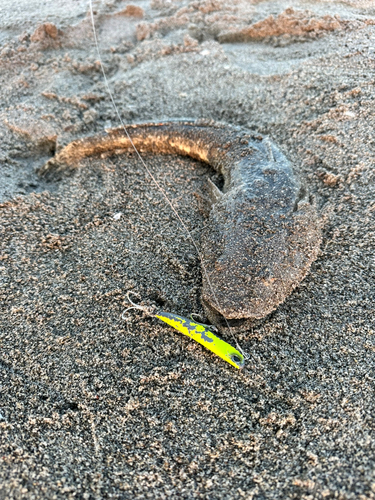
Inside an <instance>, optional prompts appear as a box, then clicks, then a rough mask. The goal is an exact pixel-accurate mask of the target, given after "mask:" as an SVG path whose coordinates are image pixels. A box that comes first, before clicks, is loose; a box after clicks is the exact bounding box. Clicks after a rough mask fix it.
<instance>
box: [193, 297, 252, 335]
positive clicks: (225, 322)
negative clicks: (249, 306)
mask: <svg viewBox="0 0 375 500" xmlns="http://www.w3.org/2000/svg"><path fill="white" fill-rule="evenodd" d="M202 305H203V308H204V312H205V314H206V316H207V318H208V319H209V320H210V322H211V323H212V324H213V325H215V326H216V327H217V328H218V330H219V331H221V332H223V331H228V330H230V331H232V332H233V333H240V332H244V331H246V330H249V329H250V328H252V327H254V326H256V325H258V324H259V323H260V322H261V319H260V318H256V317H250V318H226V317H225V316H224V315H223V314H222V313H221V312H219V311H218V310H217V309H216V308H214V307H213V306H212V305H211V304H209V303H208V302H207V301H206V300H204V299H203V297H202Z"/></svg>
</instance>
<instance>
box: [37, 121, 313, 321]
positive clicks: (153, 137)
mask: <svg viewBox="0 0 375 500" xmlns="http://www.w3.org/2000/svg"><path fill="white" fill-rule="evenodd" d="M127 130H128V133H129V135H130V136H131V138H132V141H133V143H134V145H135V146H136V148H137V149H138V151H139V152H141V153H142V152H154V153H157V154H160V153H164V154H170V153H174V154H180V155H186V156H190V157H192V158H195V159H198V160H201V161H203V162H206V163H209V164H210V165H211V166H212V167H213V168H214V169H215V170H216V171H218V172H219V173H221V174H222V176H223V178H224V188H223V190H222V192H220V191H219V190H218V189H217V188H215V186H211V187H212V192H213V202H212V206H211V211H210V214H209V221H208V224H207V225H206V227H205V230H204V233H203V237H202V240H201V257H202V264H203V265H204V266H205V269H206V272H207V276H208V279H207V276H206V275H205V273H202V276H203V288H202V303H203V306H204V308H205V311H206V313H207V315H208V317H209V319H210V320H211V321H212V322H213V323H215V324H216V325H218V326H219V327H225V324H226V322H225V321H223V317H224V318H226V319H227V320H230V323H231V324H232V326H238V327H241V325H242V326H243V325H248V323H249V320H254V319H259V318H263V317H264V316H266V315H268V314H269V313H270V312H272V311H273V310H274V309H275V308H276V307H277V306H278V305H279V304H280V303H282V302H283V301H284V300H285V299H286V297H288V295H289V294H290V293H291V292H292V290H293V289H294V288H295V287H296V286H297V285H298V284H299V283H300V282H301V280H302V279H303V278H304V277H305V275H306V273H307V272H308V270H309V268H310V265H311V263H312V262H313V261H314V260H315V259H316V257H317V254H318V251H319V246H320V243H321V226H320V221H319V217H318V214H317V211H316V208H315V206H314V203H313V202H312V200H311V198H310V197H309V196H308V194H307V193H306V191H305V189H304V188H303V187H302V186H301V183H300V182H299V180H298V179H297V178H296V176H295V175H294V173H293V171H292V168H291V165H290V163H289V161H288V160H287V159H286V157H285V156H284V155H283V154H282V153H281V151H280V150H279V149H278V148H277V147H276V146H275V145H274V144H272V143H271V141H270V140H269V139H268V138H263V137H261V136H259V135H256V134H255V135H254V134H253V133H251V132H248V131H245V130H243V129H239V128H236V127H231V126H228V125H224V124H218V123H215V122H210V121H171V122H162V123H146V124H139V125H129V126H127ZM131 148H132V146H131V144H130V141H129V139H128V138H127V136H126V134H125V132H124V130H123V129H112V130H109V131H108V132H107V133H105V134H104V133H103V134H100V135H97V136H94V137H89V138H84V139H80V140H78V141H74V142H72V143H70V144H68V145H67V146H66V147H65V148H63V149H62V150H61V151H60V152H59V153H58V154H57V155H56V156H55V157H54V158H53V159H52V160H50V161H49V162H48V163H47V164H46V165H45V166H44V167H42V169H41V170H40V173H41V174H45V173H47V172H49V171H51V170H52V171H54V170H58V169H62V168H66V166H68V167H70V168H71V167H75V166H78V165H79V161H80V160H82V159H83V158H85V157H87V156H92V155H97V154H101V153H104V152H109V151H111V150H119V149H124V150H128V149H131ZM231 320H232V321H231Z"/></svg>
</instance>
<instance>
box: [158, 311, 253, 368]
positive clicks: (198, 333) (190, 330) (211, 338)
mask: <svg viewBox="0 0 375 500" xmlns="http://www.w3.org/2000/svg"><path fill="white" fill-rule="evenodd" d="M154 316H155V317H156V318H158V319H160V320H161V321H164V323H167V324H168V325H170V326H173V328H175V329H176V330H178V331H179V332H181V333H183V334H184V335H187V336H188V337H190V338H192V339H194V340H195V341H196V342H198V343H199V344H202V345H203V346H204V347H205V348H206V349H208V350H209V351H212V352H213V353H215V354H216V355H217V356H219V357H220V358H222V359H224V361H226V362H227V363H229V364H231V365H232V366H234V367H235V368H238V369H240V368H242V367H243V366H244V364H245V359H244V357H243V355H242V354H241V353H240V352H239V351H237V349H235V348H234V347H232V346H231V345H230V344H228V343H227V342H225V341H224V340H222V339H220V338H219V337H217V336H216V335H215V334H214V333H212V332H211V331H210V330H209V329H208V328H207V327H206V326H205V325H201V324H200V323H196V322H194V321H191V320H190V319H187V318H184V317H183V316H178V315H177V314H171V313H167V312H157V313H155V314H154Z"/></svg>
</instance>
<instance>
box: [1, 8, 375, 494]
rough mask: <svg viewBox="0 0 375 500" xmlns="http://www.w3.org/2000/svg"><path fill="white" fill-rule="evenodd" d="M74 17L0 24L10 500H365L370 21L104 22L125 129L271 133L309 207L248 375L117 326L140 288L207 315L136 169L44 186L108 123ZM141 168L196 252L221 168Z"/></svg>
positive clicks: (373, 214) (166, 304) (7, 17)
mask: <svg viewBox="0 0 375 500" xmlns="http://www.w3.org/2000/svg"><path fill="white" fill-rule="evenodd" d="M40 3H41V2H40ZM63 3H64V2H57V4H58V5H56V7H55V6H54V4H49V5H44V3H43V4H42V5H38V2H34V3H29V4H26V3H23V2H17V8H16V7H15V8H14V9H13V2H8V1H5V2H4V3H3V5H2V7H1V9H2V10H0V40H1V41H2V42H1V43H2V46H1V47H0V88H1V113H0V120H1V126H0V161H1V177H0V194H1V200H2V205H1V211H0V230H1V243H0V245H1V246H0V254H1V256H0V259H1V261H0V271H1V287H2V288H1V291H0V293H1V309H2V310H1V317H0V324H1V328H0V464H1V465H0V498H1V499H5V498H7V499H8V498H17V499H21V498H24V499H32V498H46V499H52V498H58V499H59V498H82V499H85V500H86V499H101V498H124V499H128V498H129V499H132V498H139V499H141V498H160V499H161V498H176V499H179V498H186V499H188V498H206V499H218V498H233V499H237V498H238V499H241V498H244V499H285V498H294V499H306V500H307V499H321V498H322V499H323V498H324V499H330V498H338V499H342V500H344V499H360V500H365V499H374V498H375V422H374V413H375V403H374V376H375V372H374V368H375V363H374V351H375V341H374V340H375V337H374V335H375V327H374V312H375V307H374V289H375V287H374V285H375V283H374V281H375V280H374V278H375V276H374V265H375V262H374V243H375V221H374V218H375V196H374V186H375V175H374V172H375V171H374V162H375V139H374V130H375V48H374V47H375V8H374V5H373V2H372V1H354V0H352V1H344V2H333V1H332V2H324V1H316V2H314V3H309V2H304V1H303V2H302V1H301V2H297V1H296V2H290V3H287V2H283V1H279V2H277V1H274V2H266V1H264V2H259V1H254V2H251V1H245V0H243V1H241V0H239V1H236V2H234V1H233V2H220V1H217V2H213V1H212V2H208V1H197V2H190V3H189V2H187V1H185V2H177V1H169V2H168V1H167V0H166V1H163V0H153V1H152V2H151V3H149V2H147V1H144V2H138V3H137V4H136V5H135V7H141V8H142V9H143V14H142V11H141V10H140V9H139V8H138V9H137V8H135V7H132V8H130V7H129V6H127V5H130V3H129V2H128V3H127V2H121V1H117V2H107V3H106V4H104V3H103V4H101V3H99V2H98V3H97V4H96V6H95V9H96V11H97V16H96V17H97V24H98V34H99V39H100V43H101V48H102V53H103V59H104V62H105V67H106V70H107V71H108V74H109V77H110V84H111V87H112V89H113V90H114V93H115V96H116V102H117V103H118V105H119V108H120V112H121V114H122V116H123V117H124V120H125V121H128V122H131V121H145V120H159V119H165V118H172V117H177V118H181V117H192V118H201V117H203V118H212V119H215V120H222V121H226V122H228V123H232V124H235V125H241V126H244V127H247V128H252V129H255V130H257V131H259V132H261V133H264V134H269V135H270V136H271V137H272V139H273V140H274V141H275V142H276V143H277V144H278V145H279V146H280V147H281V148H282V150H283V151H284V152H285V154H286V155H287V156H288V157H289V158H290V159H291V160H292V161H293V163H294V165H295V168H296V171H297V172H299V174H300V175H301V176H302V177H303V178H304V179H305V180H306V183H307V184H308V186H309V189H310V191H311V192H312V193H313V194H314V196H315V197H316V199H317V203H318V206H319V209H320V211H321V213H322V217H323V220H324V239H323V245H322V248H321V253H320V255H319V257H318V260H317V261H316V262H315V263H314V264H313V266H312V269H311V272H310V273H309V275H308V276H307V278H306V279H305V280H304V281H303V283H302V284H301V286H300V287H299V288H298V289H297V290H295V292H294V293H293V294H292V295H291V296H290V297H289V298H288V300H287V301H286V302H285V303H284V304H283V305H281V306H280V307H279V308H278V309H277V311H276V312H275V313H273V314H272V315H271V316H269V317H267V318H265V319H264V320H263V321H262V322H260V323H259V324H258V325H256V326H255V327H254V328H253V329H252V330H251V331H248V332H245V333H242V334H239V335H238V341H239V343H240V344H241V346H242V347H243V348H244V349H245V350H246V351H248V352H249V353H251V356H252V357H251V359H250V361H249V362H248V363H247V365H246V366H245V368H244V369H243V370H242V371H241V372H239V371H237V370H235V369H233V368H232V367H231V366H229V365H227V364H225V363H224V362H223V361H222V360H220V359H219V358H217V357H215V356H214V355H213V354H211V353H209V352H208V351H205V350H204V349H203V348H202V347H201V346H199V345H198V344H195V343H194V342H192V341H191V340H189V339H188V338H186V337H183V336H182V335H180V334H179V333H177V332H175V331H174V330H172V329H170V328H168V327H167V326H165V325H163V324H158V323H157V321H156V320H154V319H150V318H148V317H145V316H143V315H142V314H141V313H139V312H134V311H133V312H130V313H129V317H130V321H128V322H124V321H123V320H122V319H121V318H120V315H121V312H122V311H123V309H124V308H125V307H126V292H127V291H128V290H134V291H137V292H139V293H140V294H141V296H142V297H143V299H144V301H145V303H147V304H154V305H158V306H160V307H161V308H163V309H165V310H168V311H171V312H177V313H179V314H185V315H188V314H189V313H190V312H198V313H200V312H202V311H201V305H200V299H199V297H200V286H201V274H200V268H199V262H198V258H197V256H196V255H195V253H194V250H193V248H192V247H191V245H190V244H189V241H188V240H187V237H186V235H184V234H183V233H182V232H181V230H180V229H179V227H178V224H177V222H176V221H175V220H174V218H173V216H172V215H171V213H170V210H169V209H168V208H167V207H166V205H165V203H164V201H163V200H162V198H161V196H160V194H159V193H158V192H157V191H156V189H155V188H154V187H153V185H152V183H151V181H150V179H149V178H148V177H147V175H146V174H145V172H144V171H143V168H142V165H141V164H140V163H139V161H137V160H136V158H135V156H134V155H131V154H126V155H117V156H112V157H108V158H100V159H96V160H87V161H86V162H85V165H84V167H83V168H82V169H81V170H80V171H78V172H76V173H75V174H74V175H69V176H62V177H61V178H60V179H57V178H55V179H53V180H51V181H48V182H47V181H44V180H40V179H39V178H38V176H37V175H36V173H35V169H36V168H37V167H38V166H40V165H42V164H43V163H44V162H45V161H46V160H47V159H48V158H50V157H51V156H52V155H53V154H54V151H55V150H56V148H59V147H60V146H61V145H62V144H64V143H66V142H67V141H69V140H71V139H73V138H77V137H83V136H84V135H88V134H92V133H95V132H97V131H100V130H102V129H103V128H104V127H109V126H116V125H117V121H116V117H115V114H114V112H113V110H112V108H111V105H110V102H109V100H108V97H107V95H106V92H105V88H104V86H103V83H102V77H101V74H100V71H99V66H98V64H97V62H96V61H97V56H96V54H95V49H94V46H93V39H92V35H91V31H90V22H89V19H88V18H87V17H86V8H87V5H86V4H85V3H84V2H74V3H73V2H65V4H66V8H65V9H64V8H63ZM70 3H71V4H72V5H71V6H70ZM291 3H293V7H294V9H295V10H294V11H293V10H286V9H287V8H288V7H290V5H291ZM133 4H134V3H133ZM133 4H132V5H133ZM22 5H23V11H22V9H21V7H22ZM26 5H28V7H27V6H26ZM51 5H52V6H53V8H52V7H51ZM69 6H70V7H71V9H69ZM73 6H74V8H73ZM184 7H186V8H185V10H181V9H183V8H184ZM28 8H29V9H30V12H28V11H27V10H28ZM307 9H308V11H307ZM119 13H120V14H119ZM142 15H143V19H142V18H141V16H142ZM271 15H273V18H270V17H269V16H271ZM43 22H47V23H53V24H52V25H51V24H46V25H44V26H41V24H42V23H43ZM256 23H258V24H256ZM38 26H39V27H38ZM249 26H251V29H249ZM56 27H57V28H56ZM228 31H230V35H228ZM228 40H230V41H228ZM145 160H146V161H147V163H148V165H149V167H150V169H151V170H152V171H153V172H154V175H156V177H157V179H158V180H159V182H160V183H161V184H162V185H163V187H164V188H165V189H166V191H167V193H168V195H169V196H170V198H171V199H172V200H173V201H174V203H175V205H176V206H177V208H178V210H179V213H180V215H181V216H182V217H183V218H184V220H185V221H186V223H187V225H188V227H189V228H190V229H191V230H192V231H193V232H194V234H195V235H196V236H197V238H199V234H200V231H201V229H202V227H203V226H204V224H205V220H206V216H207V212H206V211H207V204H206V200H207V192H206V188H205V186H206V182H207V177H208V176H209V175H211V176H213V175H214V173H213V172H210V170H209V168H208V167H207V166H204V165H201V164H199V163H198V162H195V161H192V160H188V159H181V158H177V157H172V156H168V157H162V156H158V157H155V156H147V157H145ZM120 214H121V215H120ZM228 340H230V339H228Z"/></svg>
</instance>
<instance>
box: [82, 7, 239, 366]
mask: <svg viewBox="0 0 375 500" xmlns="http://www.w3.org/2000/svg"><path fill="white" fill-rule="evenodd" d="M89 3H90V14H91V23H92V31H93V34H94V40H95V46H96V51H97V53H98V58H99V64H100V68H101V70H102V73H103V78H104V84H105V86H106V89H107V92H108V94H109V97H110V99H111V102H112V105H113V108H114V110H115V112H116V115H117V118H118V119H119V122H120V123H121V126H122V128H123V129H124V132H125V134H126V137H127V138H128V139H129V141H130V144H131V145H132V148H133V149H134V151H135V153H136V155H137V156H138V158H139V160H140V161H141V163H142V165H143V167H144V168H145V170H146V172H147V174H148V175H149V176H150V178H151V180H152V182H153V183H154V184H155V186H156V187H157V188H158V190H159V191H160V193H161V194H162V195H163V197H164V199H165V201H166V202H167V204H168V205H169V206H170V208H171V210H172V212H173V213H174V215H175V216H176V218H177V220H178V221H179V223H180V224H181V226H182V228H183V229H184V231H185V232H186V234H187V235H188V237H189V239H190V241H191V242H192V244H193V246H194V248H195V251H196V252H197V255H198V258H199V260H200V262H201V266H202V270H203V272H204V275H205V278H206V280H207V283H208V286H209V288H210V290H211V293H212V296H213V298H214V301H215V303H216V305H217V306H218V307H220V306H219V301H218V300H217V298H216V294H215V291H214V289H213V287H212V285H211V281H210V278H209V276H208V273H207V270H206V267H205V265H204V263H203V259H202V256H201V253H200V251H199V249H198V246H197V244H196V243H195V241H194V238H193V236H192V235H191V233H190V231H189V229H188V228H187V226H186V224H185V222H184V221H183V220H182V218H181V217H180V215H179V213H178V212H177V210H176V209H175V208H174V206H173V204H172V202H171V201H170V199H169V198H168V196H167V194H166V192H165V191H164V189H163V188H162V187H161V185H160V184H159V183H158V181H157V180H156V179H155V177H154V176H153V174H152V172H151V170H150V169H149V168H148V166H147V165H146V163H145V162H144V160H143V158H142V156H141V154H140V153H139V151H138V149H137V148H136V147H135V144H134V143H133V141H132V138H131V137H130V135H129V133H128V130H127V128H126V126H125V124H124V122H123V120H122V118H121V115H120V113H119V110H118V108H117V105H116V103H115V100H114V97H113V94H112V92H111V89H110V87H109V84H108V80H107V75H106V72H105V69H104V66H103V62H102V57H101V54H100V49H99V43H98V38H97V35H96V28H95V21H94V11H93V8H92V0H89ZM223 317H224V316H223ZM224 320H225V322H226V324H227V327H228V330H229V332H230V334H231V336H232V338H233V340H234V341H235V343H236V347H237V349H238V350H239V351H240V352H241V353H242V354H243V356H244V357H245V358H248V355H247V354H246V353H245V352H244V351H243V350H242V348H241V347H240V345H239V344H238V342H237V340H236V337H235V336H234V334H233V332H232V330H231V328H230V326H229V323H228V321H227V319H226V318H225V317H224Z"/></svg>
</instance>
